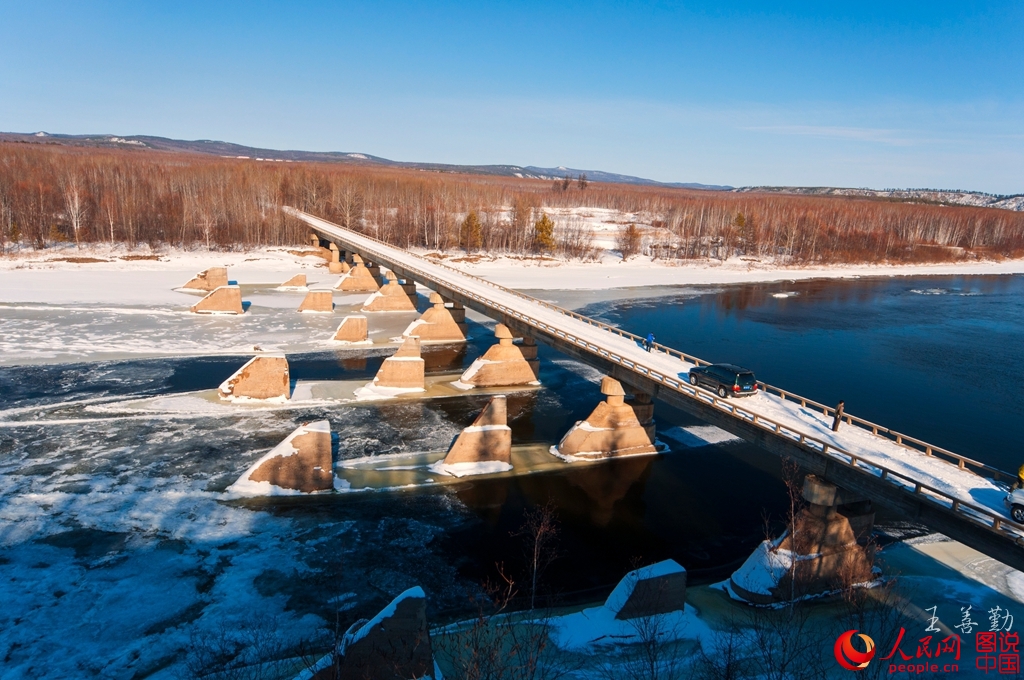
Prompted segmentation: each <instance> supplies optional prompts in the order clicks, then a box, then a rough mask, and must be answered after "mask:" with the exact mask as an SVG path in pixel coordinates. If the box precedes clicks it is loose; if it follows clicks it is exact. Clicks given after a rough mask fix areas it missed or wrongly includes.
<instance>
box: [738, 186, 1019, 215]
mask: <svg viewBox="0 0 1024 680" xmlns="http://www.w3.org/2000/svg"><path fill="white" fill-rule="evenodd" d="M733 191H737V192H760V193H766V192H767V193H777V194H803V195H807V196H862V197H865V198H889V199H892V200H896V201H905V202H911V203H939V204H941V205H973V206H977V207H981V208H1001V209H1003V210H1016V211H1024V194H1014V195H1012V196H1000V195H997V194H986V193H983V192H981V191H967V190H964V189H844V188H840V187H742V188H740V189H733Z"/></svg>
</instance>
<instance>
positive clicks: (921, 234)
mask: <svg viewBox="0 0 1024 680" xmlns="http://www.w3.org/2000/svg"><path fill="white" fill-rule="evenodd" d="M562 186H563V185H562V184H561V183H558V182H556V183H555V184H554V185H552V184H551V183H550V182H546V181H537V180H522V179H517V178H508V177H494V176H484V175H466V174H446V173H434V172H429V173H428V172H420V171H415V170H404V169H390V168H382V167H379V166H366V165H342V164H338V165H333V164H320V163H275V162H257V161H253V160H242V159H223V158H215V157H210V156H201V155H189V154H174V153H164V152H156V151H148V150H136V149H132V150H127V149H126V150H119V149H96V148H82V147H71V146H60V145H48V144H19V143H0V249H2V250H8V249H9V248H11V247H12V245H14V244H15V243H21V244H30V245H34V246H36V247H43V246H46V245H47V244H50V243H52V242H54V241H71V242H80V243H87V242H97V241H110V242H120V243H127V244H128V245H130V246H134V245H137V244H139V243H149V244H151V245H154V246H156V245H159V244H170V245H175V246H183V247H193V246H202V247H209V248H213V247H236V246H241V247H253V246H261V245H284V244H297V243H304V242H305V241H306V234H307V229H306V228H305V227H303V226H302V225H301V224H300V223H298V222H297V221H296V220H293V219H290V218H287V217H286V216H284V215H283V214H282V213H281V211H280V210H279V206H281V205H293V206H296V207H298V208H301V209H304V210H306V211H308V212H311V213H315V214H317V215H322V216H324V217H325V218H327V219H329V220H332V221H334V222H337V223H339V224H342V225H345V226H349V227H352V228H354V229H359V230H361V231H364V232H366V233H369V234H371V235H373V236H376V237H378V238H381V239H383V240H385V241H388V242H390V243H394V244H397V245H401V246H414V245H415V246H424V247H428V248H436V249H442V250H445V249H450V248H456V247H459V246H460V245H465V244H464V243H463V233H462V232H463V230H461V229H460V227H461V224H462V221H463V219H464V218H465V216H466V214H467V213H468V212H470V211H476V212H477V214H478V215H479V218H480V223H481V228H480V234H479V246H480V247H481V248H482V249H484V250H487V251H492V252H527V251H529V250H531V249H532V248H533V247H534V245H535V239H534V231H533V225H534V222H535V221H536V220H537V219H538V218H539V217H540V212H541V210H542V207H576V206H579V207H600V208H615V209H619V210H622V211H624V212H628V213H637V214H638V219H639V220H640V221H641V222H645V223H647V224H653V225H655V226H657V227H663V229H659V230H656V231H654V232H652V233H651V235H649V237H648V238H647V239H646V241H647V243H646V245H647V246H648V247H649V246H650V245H652V244H654V245H662V246H663V248H661V249H660V250H659V251H658V252H660V253H661V254H662V256H666V255H667V256H671V257H683V258H696V257H709V256H714V257H724V256H727V255H747V256H753V257H774V258H780V259H782V260H784V261H789V262H793V263H814V262H821V263H827V262H884V261H889V262H900V261H927V260H948V259H956V258H960V257H972V256H976V255H979V254H980V255H981V256H984V257H1020V256H1022V255H1024V213H1015V212H1010V211H1006V210H996V209H987V208H971V207H949V206H939V205H923V204H910V203H900V202H889V201H882V200H869V199H861V198H843V197H818V196H794V195H780V194H755V193H743V194H736V193H729V192H711V191H687V190H680V189H665V188H654V187H640V186H631V185H621V184H595V183H590V184H589V186H587V187H586V188H584V189H581V188H579V186H578V184H576V183H573V184H571V185H570V187H569V188H568V189H562V188H561V187H562ZM563 231H571V229H569V230H563ZM570 236H571V238H570V237H565V239H566V240H563V241H562V244H563V245H566V244H568V242H569V240H571V239H575V241H576V249H577V250H578V249H579V248H578V246H579V243H578V240H579V234H578V233H576V234H573V235H570ZM474 245H475V244H474ZM566 248H567V250H566V252H570V250H568V246H566Z"/></svg>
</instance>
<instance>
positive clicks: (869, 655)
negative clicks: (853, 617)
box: [835, 630, 875, 671]
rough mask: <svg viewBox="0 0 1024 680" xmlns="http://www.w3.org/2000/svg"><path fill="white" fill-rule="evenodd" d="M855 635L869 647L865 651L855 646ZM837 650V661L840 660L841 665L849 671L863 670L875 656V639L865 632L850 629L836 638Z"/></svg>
mask: <svg viewBox="0 0 1024 680" xmlns="http://www.w3.org/2000/svg"><path fill="white" fill-rule="evenodd" d="M854 635H856V636H857V637H859V638H860V639H861V640H863V641H864V646H865V647H866V648H867V649H865V650H864V651H863V652H858V651H857V650H856V649H854V648H853V636H854ZM835 652H836V661H838V662H839V665H840V666H842V667H843V668H845V669H846V670H848V671H862V670H864V669H865V668H867V667H868V664H869V663H871V659H873V658H874V656H875V641H874V640H872V639H871V638H869V637H868V636H867V635H865V634H864V633H858V632H857V631H855V630H848V631H846V632H845V633H843V634H842V635H840V636H839V638H838V639H837V640H836V647H835Z"/></svg>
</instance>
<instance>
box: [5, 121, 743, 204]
mask: <svg viewBox="0 0 1024 680" xmlns="http://www.w3.org/2000/svg"><path fill="white" fill-rule="evenodd" d="M0 140H7V141H19V142H36V143H40V142H50V143H54V142H55V143H58V144H68V145H74V146H91V147H101V148H102V147H106V148H125V147H134V148H146V149H157V150H160V151H178V152H187V153H203V154H210V155H214V156H223V157H227V158H251V159H255V160H262V161H281V162H287V161H292V162H319V163H351V164H361V165H385V166H390V167H397V168H411V169H414V170H427V171H433V172H460V173H470V174H477V175H499V176H504V177H522V178H526V179H548V180H554V179H562V178H563V177H565V176H566V175H568V176H570V177H572V178H573V179H576V178H577V177H579V176H580V175H586V176H587V179H588V180H590V181H592V182H613V183H617V184H643V185H650V186H662V187H676V188H684V189H705V190H717V191H729V190H731V189H732V187H729V186H718V185H711V184H697V183H693V182H687V183H682V182H657V181H655V180H653V179H644V178H643V177H633V176H631V175H620V174H616V173H612V172H603V171H601V170H580V169H576V168H564V167H559V168H539V167H534V166H526V167H522V166H518V165H453V164H448V163H410V162H404V161H393V160H389V159H387V158H381V157H380V156H373V155H371V154H366V153H356V152H348V151H296V150H283V151H282V150H278V149H260V148H256V147H252V146H243V145H241V144H232V143H231V142H220V141H216V140H211V139H198V140H194V141H187V140H181V139H168V138H166V137H151V136H149V135H132V136H128V137H119V136H117V135H61V134H51V133H48V132H36V133H17V132H0Z"/></svg>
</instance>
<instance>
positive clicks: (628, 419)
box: [551, 376, 658, 461]
mask: <svg viewBox="0 0 1024 680" xmlns="http://www.w3.org/2000/svg"><path fill="white" fill-rule="evenodd" d="M601 394H603V395H605V400H604V401H602V402H601V403H599V404H598V405H597V408H595V409H594V411H593V412H592V413H591V414H590V415H589V416H587V418H586V420H581V421H579V422H577V423H576V424H575V425H573V426H572V428H571V429H570V430H569V431H568V432H567V433H566V435H565V436H564V437H562V441H561V442H559V443H558V446H555V447H552V450H551V452H552V453H553V454H555V455H556V456H558V457H559V458H564V459H566V460H570V461H571V460H581V459H582V460H593V459H596V458H616V457H621V456H635V455H642V454H651V453H657V451H658V449H657V447H656V446H655V439H654V404H653V403H651V398H650V396H648V395H646V394H644V395H643V396H641V397H639V398H634V399H633V400H632V401H631V402H630V403H626V391H625V389H623V387H622V383H620V382H619V381H618V380H615V379H614V378H610V377H607V376H606V377H605V378H604V379H603V380H602V381H601Z"/></svg>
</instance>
